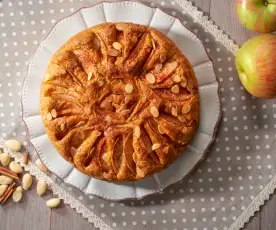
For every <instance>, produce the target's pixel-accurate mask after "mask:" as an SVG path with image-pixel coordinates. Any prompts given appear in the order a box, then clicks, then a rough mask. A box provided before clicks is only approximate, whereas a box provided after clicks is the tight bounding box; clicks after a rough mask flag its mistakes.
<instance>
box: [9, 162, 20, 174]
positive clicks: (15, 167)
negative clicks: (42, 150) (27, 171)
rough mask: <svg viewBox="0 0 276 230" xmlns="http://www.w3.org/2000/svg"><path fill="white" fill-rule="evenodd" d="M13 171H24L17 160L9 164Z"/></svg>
mask: <svg viewBox="0 0 276 230" xmlns="http://www.w3.org/2000/svg"><path fill="white" fill-rule="evenodd" d="M9 168H10V170H11V171H13V172H15V173H23V169H22V167H21V166H20V164H18V163H17V162H16V161H12V162H11V163H10V165H9Z"/></svg>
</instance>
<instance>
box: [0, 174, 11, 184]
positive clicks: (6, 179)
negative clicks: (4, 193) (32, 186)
mask: <svg viewBox="0 0 276 230" xmlns="http://www.w3.org/2000/svg"><path fill="white" fill-rule="evenodd" d="M12 182H13V179H12V178H10V177H7V176H0V185H9V184H11V183H12Z"/></svg>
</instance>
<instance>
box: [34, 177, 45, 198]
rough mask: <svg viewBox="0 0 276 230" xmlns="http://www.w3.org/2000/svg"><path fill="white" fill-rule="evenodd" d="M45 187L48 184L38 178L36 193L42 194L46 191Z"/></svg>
mask: <svg viewBox="0 0 276 230" xmlns="http://www.w3.org/2000/svg"><path fill="white" fill-rule="evenodd" d="M47 188H48V185H47V184H46V182H45V181H44V180H39V181H38V182H37V185H36V193H37V194H38V195H39V196H42V195H43V194H44V193H45V192H46V190H47Z"/></svg>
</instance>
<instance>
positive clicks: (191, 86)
mask: <svg viewBox="0 0 276 230" xmlns="http://www.w3.org/2000/svg"><path fill="white" fill-rule="evenodd" d="M193 87H194V85H193V82H192V81H188V84H187V90H188V91H189V92H192V91H193Z"/></svg>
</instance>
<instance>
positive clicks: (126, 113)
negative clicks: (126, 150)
mask: <svg viewBox="0 0 276 230" xmlns="http://www.w3.org/2000/svg"><path fill="white" fill-rule="evenodd" d="M130 112H131V110H130V109H124V110H122V111H121V112H120V114H121V115H122V116H126V115H128V114H130Z"/></svg>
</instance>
